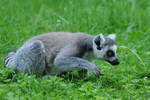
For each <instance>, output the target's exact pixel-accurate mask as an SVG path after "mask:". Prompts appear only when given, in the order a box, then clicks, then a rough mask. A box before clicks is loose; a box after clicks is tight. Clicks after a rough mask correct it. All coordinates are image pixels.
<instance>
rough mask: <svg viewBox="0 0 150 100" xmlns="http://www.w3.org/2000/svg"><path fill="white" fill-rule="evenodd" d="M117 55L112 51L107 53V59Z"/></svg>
mask: <svg viewBox="0 0 150 100" xmlns="http://www.w3.org/2000/svg"><path fill="white" fill-rule="evenodd" d="M114 55H115V54H114V52H113V51H112V50H108V51H107V57H113V56H114Z"/></svg>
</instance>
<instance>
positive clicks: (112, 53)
mask: <svg viewBox="0 0 150 100" xmlns="http://www.w3.org/2000/svg"><path fill="white" fill-rule="evenodd" d="M115 38H116V35H115V34H110V35H108V36H107V37H106V38H105V37H104V36H103V35H102V34H100V35H97V36H95V37H94V39H93V52H94V55H95V57H96V58H98V59H104V60H106V61H108V62H109V63H110V64H112V65H118V64H119V60H118V58H117V54H116V51H117V45H116V44H115Z"/></svg>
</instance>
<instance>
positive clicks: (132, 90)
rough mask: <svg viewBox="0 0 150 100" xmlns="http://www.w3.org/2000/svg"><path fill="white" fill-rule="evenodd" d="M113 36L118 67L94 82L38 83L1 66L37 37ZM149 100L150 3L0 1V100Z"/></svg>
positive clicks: (44, 80)
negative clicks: (72, 34) (57, 34)
mask: <svg viewBox="0 0 150 100" xmlns="http://www.w3.org/2000/svg"><path fill="white" fill-rule="evenodd" d="M54 31H66V32H67V31H69V32H85V33H89V34H93V35H96V34H99V33H103V34H104V35H108V34H110V33H116V35H117V40H116V41H117V44H118V56H119V59H120V61H121V63H120V65H119V66H111V65H110V64H108V63H106V62H103V61H100V60H94V59H93V62H94V63H96V64H97V65H98V66H99V67H100V68H101V70H102V74H103V75H102V76H101V77H100V78H96V77H95V76H94V75H93V74H92V73H90V76H89V77H88V78H87V79H85V78H84V77H82V78H79V77H78V76H77V74H76V73H75V72H74V75H75V76H76V77H73V78H72V79H70V78H69V77H68V76H66V77H65V78H60V77H50V76H48V75H47V76H44V77H36V76H35V75H24V74H23V73H16V72H15V71H14V70H12V69H9V68H6V67H5V66H4V65H3V59H4V57H5V56H6V55H7V54H8V52H10V51H13V50H16V49H17V48H19V47H20V46H21V45H22V44H23V42H24V41H26V40H27V39H29V38H30V37H33V36H35V35H38V34H41V33H45V32H54ZM7 99H9V100H68V99H69V100H74V99H75V100H88V99H90V100H95V99H96V100H114V99H117V100H150V0H0V100H7Z"/></svg>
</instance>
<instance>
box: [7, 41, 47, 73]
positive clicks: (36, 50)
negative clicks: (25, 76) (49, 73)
mask: <svg viewBox="0 0 150 100" xmlns="http://www.w3.org/2000/svg"><path fill="white" fill-rule="evenodd" d="M45 57H46V56H45V49H44V45H43V43H42V42H41V41H39V40H35V41H33V42H31V43H25V44H24V45H23V46H22V47H21V48H20V49H18V50H17V52H16V53H15V54H14V55H12V57H11V60H9V61H10V62H9V61H8V64H6V66H8V67H16V69H17V70H18V71H23V72H24V73H35V74H38V75H39V74H42V73H43V72H44V69H45V65H46V64H45V63H46V62H45ZM7 59H8V58H7ZM7 59H5V62H6V60H7Z"/></svg>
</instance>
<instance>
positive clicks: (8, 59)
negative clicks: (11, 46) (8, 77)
mask: <svg viewBox="0 0 150 100" xmlns="http://www.w3.org/2000/svg"><path fill="white" fill-rule="evenodd" d="M15 54H16V51H13V52H10V53H9V54H8V55H7V56H6V57H5V58H4V65H5V66H9V63H10V62H12V60H13V57H14V55H15Z"/></svg>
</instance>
